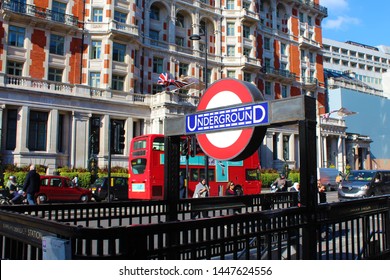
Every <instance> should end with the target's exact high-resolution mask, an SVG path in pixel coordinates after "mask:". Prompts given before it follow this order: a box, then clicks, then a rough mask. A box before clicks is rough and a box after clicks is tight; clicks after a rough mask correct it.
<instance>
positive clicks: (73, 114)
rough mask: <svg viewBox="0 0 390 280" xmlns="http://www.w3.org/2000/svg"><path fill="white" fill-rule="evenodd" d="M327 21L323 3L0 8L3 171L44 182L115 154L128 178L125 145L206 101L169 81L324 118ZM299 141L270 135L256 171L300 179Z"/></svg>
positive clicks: (145, 1)
mask: <svg viewBox="0 0 390 280" xmlns="http://www.w3.org/2000/svg"><path fill="white" fill-rule="evenodd" d="M326 16H327V9H326V8H325V7H323V6H321V5H320V3H319V0H314V1H303V0H277V1H271V0H264V1H261V0H258V1H249V0H164V1H161V0H160V1H158V0H155V1H150V0H117V1H112V0H86V1H82V0H18V1H15V0H6V1H2V3H1V7H0V104H1V111H0V115H1V122H0V125H1V139H0V140H1V141H0V142H1V156H2V161H3V163H12V164H16V165H27V164H30V163H35V164H42V165H45V166H47V167H48V171H47V172H49V173H50V172H51V171H52V170H54V169H55V168H57V167H60V166H70V167H84V168H85V167H88V164H89V160H90V159H91V158H95V159H96V160H97V163H98V165H99V166H100V167H104V166H107V159H108V153H109V149H111V151H112V160H113V163H112V165H121V166H127V156H128V150H129V141H130V140H131V138H132V137H134V136H136V135H140V134H144V133H161V132H162V131H163V129H164V120H165V119H166V118H169V117H172V116H177V115H184V114H187V113H189V112H192V111H193V110H194V109H195V107H196V104H197V102H198V99H199V97H200V96H201V94H202V92H201V91H199V90H196V89H190V90H187V89H185V88H184V89H181V90H178V91H176V90H173V88H168V89H167V88H163V87H162V86H161V85H159V84H158V83H157V81H158V77H159V75H160V74H161V73H164V72H167V73H170V75H171V77H172V78H174V79H179V78H180V77H182V76H192V77H195V78H198V79H199V80H201V81H203V82H206V83H207V84H211V83H212V82H214V81H216V80H218V79H221V78H225V77H231V78H236V79H241V80H245V81H248V82H251V83H253V84H255V85H256V86H257V87H258V88H259V89H260V91H261V92H262V93H263V94H264V97H265V99H266V100H272V99H280V98H289V97H293V96H297V95H302V94H307V95H311V96H313V97H315V98H316V99H317V101H318V102H317V104H318V106H317V109H318V115H321V114H324V113H325V112H326V111H325V109H326V95H325V84H324V74H323V63H322V61H323V57H322V33H321V22H322V20H323V18H324V17H326ZM194 34H198V35H200V40H197V41H194V40H191V39H192V37H191V36H192V35H194ZM205 68H207V69H205ZM205 73H206V75H205ZM204 77H207V78H206V79H207V81H204ZM340 127H341V130H338V132H337V133H339V134H340V135H344V132H343V131H342V128H343V124H340ZM123 129H124V130H125V138H126V145H125V148H124V149H121V145H120V143H119V142H118V139H119V133H120V131H121V130H123ZM297 133H298V130H297V128H296V127H284V128H277V129H276V128H274V129H269V131H268V134H267V136H266V137H265V138H264V140H263V143H262V146H261V157H262V158H261V160H262V166H263V167H264V168H280V167H281V166H282V165H283V164H284V163H286V162H287V163H288V164H289V166H290V167H291V168H299V160H298V158H299V157H298V155H299V151H298V144H297V141H298V135H297ZM109 135H111V138H109ZM109 140H110V141H109ZM109 142H111V147H109V145H108V143H109ZM321 161H322V160H321Z"/></svg>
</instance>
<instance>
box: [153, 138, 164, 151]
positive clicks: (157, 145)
mask: <svg viewBox="0 0 390 280" xmlns="http://www.w3.org/2000/svg"><path fill="white" fill-rule="evenodd" d="M153 150H155V151H164V138H163V137H157V138H155V139H154V140H153Z"/></svg>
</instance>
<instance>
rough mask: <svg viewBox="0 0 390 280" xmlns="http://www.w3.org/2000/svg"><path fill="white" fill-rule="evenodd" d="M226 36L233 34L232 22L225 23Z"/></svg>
mask: <svg viewBox="0 0 390 280" xmlns="http://www.w3.org/2000/svg"><path fill="white" fill-rule="evenodd" d="M227 36H234V22H228V23H227Z"/></svg>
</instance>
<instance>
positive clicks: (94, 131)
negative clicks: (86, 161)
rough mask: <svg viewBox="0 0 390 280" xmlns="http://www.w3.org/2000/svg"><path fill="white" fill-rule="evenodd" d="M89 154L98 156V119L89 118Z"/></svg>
mask: <svg viewBox="0 0 390 280" xmlns="http://www.w3.org/2000/svg"><path fill="white" fill-rule="evenodd" d="M90 139H91V140H90V141H91V143H90V145H91V148H90V153H91V156H92V155H97V154H99V140H100V117H97V116H93V117H92V118H91V136H90Z"/></svg>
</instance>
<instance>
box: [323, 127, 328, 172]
mask: <svg viewBox="0 0 390 280" xmlns="http://www.w3.org/2000/svg"><path fill="white" fill-rule="evenodd" d="M327 138H328V135H324V137H323V138H322V139H323V142H322V155H323V158H322V164H321V166H322V167H328V148H327Z"/></svg>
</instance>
